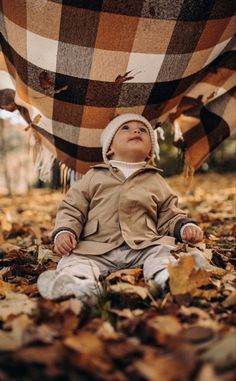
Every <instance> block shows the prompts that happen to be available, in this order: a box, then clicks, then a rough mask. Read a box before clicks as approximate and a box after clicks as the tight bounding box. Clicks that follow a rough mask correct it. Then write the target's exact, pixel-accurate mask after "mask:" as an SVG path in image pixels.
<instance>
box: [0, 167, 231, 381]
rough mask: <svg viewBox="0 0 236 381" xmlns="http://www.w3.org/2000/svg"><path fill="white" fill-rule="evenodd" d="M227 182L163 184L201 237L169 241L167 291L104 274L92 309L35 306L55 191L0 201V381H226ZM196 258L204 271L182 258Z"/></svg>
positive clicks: (66, 304)
mask: <svg viewBox="0 0 236 381" xmlns="http://www.w3.org/2000/svg"><path fill="white" fill-rule="evenodd" d="M233 178H234V175H233V174H226V175H220V174H216V173H210V174H207V175H200V174H198V175H195V177H194V179H193V182H192V184H191V186H190V187H187V185H186V182H185V181H184V179H183V178H182V176H175V177H172V178H169V179H167V181H168V183H169V184H170V185H171V186H172V188H173V189H175V191H176V192H177V193H178V194H179V196H180V204H181V207H182V208H183V209H185V210H186V211H188V212H189V215H190V216H191V217H192V218H194V219H195V220H196V221H197V222H198V223H199V225H200V226H201V227H202V229H203V230H204V241H203V242H202V243H200V244H198V245H195V246H194V245H186V244H183V243H179V244H178V245H177V248H176V251H175V252H174V253H173V254H174V256H175V257H179V258H180V262H179V265H178V266H170V267H169V272H170V282H169V291H168V292H165V293H160V292H159V291H158V290H155V289H153V288H150V287H147V286H145V284H144V279H143V276H142V270H141V269H129V270H124V271H119V272H116V273H113V274H111V275H110V276H109V277H108V278H107V279H106V280H104V292H103V294H101V295H99V296H98V297H97V298H95V299H94V300H93V301H92V300H91V299H87V300H85V302H84V303H81V301H80V300H78V299H76V298H74V297H68V298H64V299H61V300H56V301H49V300H45V299H43V298H42V297H40V295H39V294H38V291H37V287H36V281H37V278H38V276H39V274H40V273H41V272H43V271H45V270H46V269H54V268H55V267H56V264H57V262H58V257H57V256H56V255H55V253H54V252H53V245H52V242H51V240H50V232H51V231H52V229H53V225H54V220H55V215H56V209H57V205H58V203H59V201H60V200H61V199H62V197H63V195H62V193H61V192H60V191H52V190H48V189H35V190H32V191H30V192H29V193H27V194H26V195H18V196H17V195H15V196H12V197H8V196H1V198H0V221H1V225H0V369H1V370H0V381H15V380H20V381H39V380H40V381H41V379H44V381H47V380H50V381H51V380H53V381H54V380H57V381H85V380H89V381H95V380H99V381H128V380H129V381H233V380H234V379H235V378H234V377H235V365H236V332H235V324H236V308H235V304H236V288H235V279H236V277H235V275H236V271H235V266H236V257H235V231H236V229H235V224H234V216H235V209H234V206H233V203H234V198H235V185H234V183H233ZM191 251H195V252H196V251H199V253H202V254H203V255H204V256H205V258H206V262H207V267H206V270H198V271H195V270H194V263H193V259H192V257H191V256H187V255H186V253H187V252H191Z"/></svg>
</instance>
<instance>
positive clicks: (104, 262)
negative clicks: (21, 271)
mask: <svg viewBox="0 0 236 381" xmlns="http://www.w3.org/2000/svg"><path fill="white" fill-rule="evenodd" d="M101 143H102V153H103V159H104V163H103V164H98V165H95V166H94V167H92V168H91V169H90V170H89V171H88V172H87V174H86V175H84V176H83V178H82V179H81V180H79V181H78V182H76V183H75V184H74V185H73V186H72V187H71V188H70V190H69V191H68V193H67V194H66V196H65V199H64V200H63V201H62V202H61V204H60V206H59V208H58V212H57V217H56V226H55V230H54V231H53V233H52V238H53V239H54V248H55V252H56V253H57V254H58V255H59V256H60V257H61V259H60V261H59V263H58V266H57V269H56V270H48V271H45V272H44V273H42V274H41V275H40V277H39V279H38V289H39V292H40V294H41V295H42V296H43V297H45V298H48V299H57V298H59V297H62V296H66V295H74V296H76V297H78V298H83V297H84V296H86V295H92V294H94V293H96V292H97V291H98V290H99V288H100V287H101V286H100V282H99V276H100V275H103V276H106V275H108V274H109V273H111V272H114V271H117V270H120V269H124V268H135V267H140V266H142V268H143V275H144V279H145V281H146V282H148V281H149V280H152V281H153V282H154V283H155V284H156V285H157V286H160V287H162V288H164V287H165V285H166V282H167V280H168V278H169V273H168V269H167V267H168V264H169V263H170V262H174V261H176V260H175V259H174V258H173V257H172V255H171V250H173V249H175V240H176V239H177V240H178V241H186V242H190V243H197V242H199V241H201V240H202V238H203V232H202V230H201V229H200V227H198V226H197V224H196V222H194V221H192V220H190V219H189V218H188V217H187V215H186V214H185V212H184V211H182V210H181V209H180V208H179V207H178V199H177V196H176V195H175V194H174V193H173V191H172V190H171V188H170V187H169V186H168V185H167V183H166V181H165V180H164V179H163V177H162V176H161V175H160V174H159V170H158V169H157V168H156V167H155V166H153V165H151V164H149V162H150V159H151V158H152V156H153V153H154V150H155V148H156V147H157V144H158V143H157V141H156V138H155V134H154V130H153V128H152V125H151V124H150V123H149V122H148V120H147V119H146V118H144V117H143V116H141V115H139V114H133V113H129V114H121V115H119V116H117V117H115V118H114V119H113V120H112V121H111V122H110V123H109V124H108V125H107V127H106V128H105V129H104V130H103V132H102V135H101ZM194 258H195V263H196V268H197V267H199V266H200V267H201V266H202V261H198V257H197V256H196V255H195V256H194ZM198 262H199V263H200V265H199V263H198Z"/></svg>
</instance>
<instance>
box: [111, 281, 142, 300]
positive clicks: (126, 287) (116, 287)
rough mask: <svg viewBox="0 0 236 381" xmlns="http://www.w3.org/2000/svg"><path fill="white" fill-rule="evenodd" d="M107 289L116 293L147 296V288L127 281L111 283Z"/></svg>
mask: <svg viewBox="0 0 236 381" xmlns="http://www.w3.org/2000/svg"><path fill="white" fill-rule="evenodd" d="M109 289H110V290H111V291H113V292H117V293H124V294H134V295H138V296H139V297H140V298H141V299H146V298H148V297H149V291H148V289H147V288H145V287H141V286H134V285H131V284H129V283H118V284H112V285H111V286H109Z"/></svg>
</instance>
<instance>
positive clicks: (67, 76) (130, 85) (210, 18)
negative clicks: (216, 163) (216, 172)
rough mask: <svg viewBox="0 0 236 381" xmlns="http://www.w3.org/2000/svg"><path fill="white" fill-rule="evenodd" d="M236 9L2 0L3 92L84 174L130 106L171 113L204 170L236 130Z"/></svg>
mask: <svg viewBox="0 0 236 381" xmlns="http://www.w3.org/2000/svg"><path fill="white" fill-rule="evenodd" d="M233 13H234V1H232V0H227V1H222V0H208V1H205V0H199V1H195V0H178V1H175V2H174V3H173V1H170V0H157V1H154V0H135V1H134V0H132V1H131V0H126V1H123V0H122V1H121V0H116V1H111V0H97V1H82V0H43V1H42V0H11V1H9V0H1V2H0V32H1V33H0V40H1V52H0V90H1V89H4V88H6V87H8V88H15V90H16V98H15V103H16V104H19V105H21V106H23V107H25V108H27V109H28V110H29V115H30V118H31V120H33V118H34V117H35V116H36V115H37V114H40V115H41V116H42V117H41V119H40V121H39V122H38V124H37V125H33V127H32V128H33V129H34V133H35V134H38V136H39V138H40V140H41V142H42V143H43V144H44V145H45V146H46V147H47V148H49V150H51V152H52V153H53V154H54V155H55V156H56V157H57V158H58V159H59V160H60V161H61V162H62V163H64V164H65V165H66V166H67V167H68V168H70V169H73V170H75V171H77V172H79V173H85V172H86V171H87V170H88V169H89V167H90V166H91V165H93V164H95V163H97V162H100V161H101V160H102V155H101V147H100V139H99V138H100V134H101V131H102V129H103V128H104V127H105V126H106V124H107V123H108V122H109V121H110V119H112V118H113V117H114V116H115V115H117V114H120V113H124V112H136V113H140V114H142V115H144V116H145V117H146V118H147V119H148V120H150V121H151V123H153V125H155V124H156V123H157V122H164V121H165V120H168V118H170V119H171V121H172V122H173V124H174V127H175V128H176V129H178V128H180V130H181V132H182V134H183V140H180V141H179V143H181V147H182V149H183V150H184V151H185V152H186V153H187V155H188V159H189V162H190V164H191V165H192V166H193V167H194V168H197V167H198V166H199V165H200V164H201V163H202V161H203V160H204V159H205V158H206V157H207V156H208V154H209V153H210V152H211V151H212V150H213V149H214V148H215V147H216V146H218V144H219V143H220V142H221V141H223V140H224V139H225V138H226V137H227V136H229V135H231V134H232V133H233V131H234V129H235V101H234V100H235V88H236V84H235V82H236V81H235V66H236V60H235V55H236V54H235V45H234V34H235V24H236V23H235V18H234V16H233ZM7 73H8V74H7ZM4 75H5V77H4ZM7 80H8V82H7ZM6 83H8V86H7V85H6ZM0 106H1V105H0Z"/></svg>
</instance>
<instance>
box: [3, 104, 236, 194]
mask: <svg viewBox="0 0 236 381" xmlns="http://www.w3.org/2000/svg"><path fill="white" fill-rule="evenodd" d="M25 127H26V123H25V121H24V120H23V118H22V117H21V115H20V113H19V111H18V110H16V111H15V112H8V111H5V110H0V195H1V194H4V195H12V194H24V193H27V192H28V191H29V190H30V189H32V188H45V187H46V188H51V189H58V188H60V167H59V163H58V162H57V161H56V160H55V162H54V166H53V169H52V171H51V176H50V179H49V180H48V181H47V182H46V183H44V182H42V181H41V180H39V178H38V173H37V170H36V169H35V167H34V164H33V159H32V155H31V154H30V151H31V145H32V143H31V139H30V131H25ZM163 128H164V131H165V140H164V141H160V150H161V152H160V157H161V160H160V162H159V165H158V166H159V167H160V168H162V169H163V170H164V172H163V176H164V177H170V176H173V175H176V174H180V173H181V172H182V170H183V154H182V152H181V150H180V149H178V148H176V147H174V146H173V144H172V141H173V128H172V125H171V123H166V124H165V125H164V126H163ZM235 170H236V135H235V136H233V137H231V138H228V139H226V140H225V141H224V142H223V143H222V144H221V145H220V146H218V147H217V149H216V150H215V151H214V152H213V153H212V154H211V155H210V156H209V158H208V160H207V161H206V162H205V163H204V164H203V165H202V166H201V168H199V169H198V171H197V172H200V173H205V174H207V173H212V172H219V173H223V172H224V173H226V172H235Z"/></svg>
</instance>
